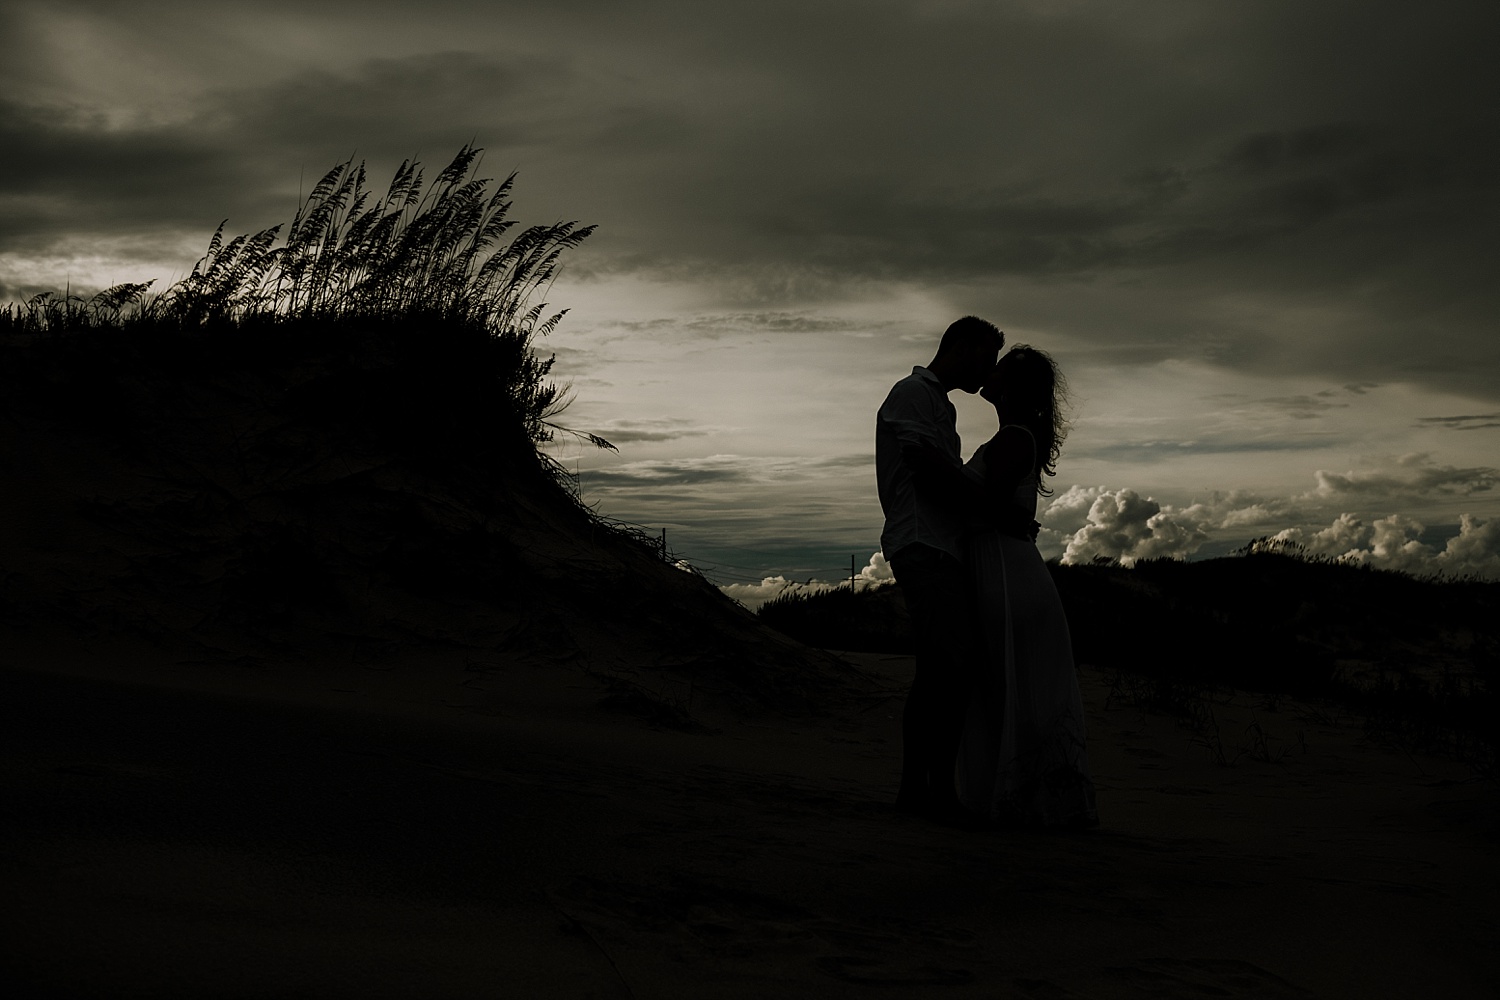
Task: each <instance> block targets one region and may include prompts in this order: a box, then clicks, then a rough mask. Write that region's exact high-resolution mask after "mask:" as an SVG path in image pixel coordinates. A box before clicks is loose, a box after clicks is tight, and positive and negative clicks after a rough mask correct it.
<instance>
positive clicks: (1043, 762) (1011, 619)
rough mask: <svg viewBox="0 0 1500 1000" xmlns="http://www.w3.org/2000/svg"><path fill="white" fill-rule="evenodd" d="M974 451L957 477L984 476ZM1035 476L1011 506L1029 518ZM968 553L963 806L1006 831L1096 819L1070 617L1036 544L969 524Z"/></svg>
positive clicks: (961, 770)
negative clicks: (972, 634)
mask: <svg viewBox="0 0 1500 1000" xmlns="http://www.w3.org/2000/svg"><path fill="white" fill-rule="evenodd" d="M985 451H986V448H980V449H979V451H978V452H976V453H975V455H974V457H973V458H972V459H970V461H969V463H968V464H967V465H966V466H965V472H966V473H967V474H969V475H971V476H977V477H979V478H980V480H981V481H982V480H983V477H984V474H985V462H984V453H985ZM1037 482H1038V472H1036V471H1033V472H1032V474H1031V475H1030V476H1028V477H1027V478H1026V480H1025V481H1024V482H1022V483H1021V484H1020V486H1018V487H1017V488H1016V492H1015V495H1014V497H1013V498H1012V500H1011V502H1012V503H1014V504H1015V505H1016V506H1017V507H1019V508H1020V509H1022V510H1023V511H1029V513H1030V516H1031V517H1032V518H1035V517H1036V498H1037V492H1036V490H1037ZM967 556H968V561H969V565H970V568H971V571H972V573H973V577H974V582H975V584H976V586H977V588H978V608H979V616H980V620H981V626H982V635H983V641H984V651H985V660H984V665H983V667H982V668H981V670H980V672H979V676H978V679H977V683H976V685H975V694H974V697H973V699H972V700H971V702H970V706H969V712H968V718H967V720H966V722H965V726H964V736H963V744H962V747H961V749H960V751H959V763H958V767H959V787H960V798H961V799H962V801H963V803H964V805H965V806H967V807H968V808H969V809H971V810H973V811H974V812H976V813H979V814H980V815H982V816H986V817H988V818H990V819H992V820H995V821H997V822H1000V823H1004V824H1007V825H1023V826H1063V825H1082V826H1087V825H1093V824H1095V823H1097V822H1098V813H1097V811H1096V808H1095V803H1094V784H1093V781H1092V779H1091V778H1090V776H1089V766H1088V754H1087V750H1086V737H1087V734H1086V730H1085V725H1084V717H1083V699H1082V697H1081V696H1080V694H1079V690H1078V674H1077V670H1076V667H1075V665H1074V663H1073V643H1072V639H1071V637H1070V636H1069V634H1068V619H1067V616H1066V614H1064V612H1063V606H1062V600H1061V599H1060V598H1059V597H1058V595H1057V587H1056V585H1055V584H1053V582H1052V575H1051V574H1050V573H1049V572H1048V571H1047V565H1046V563H1045V562H1044V561H1043V560H1042V556H1041V553H1040V552H1038V551H1037V548H1036V545H1035V544H1034V543H1032V542H1030V541H1027V540H1025V539H1021V538H1016V537H1013V536H1011V535H1005V534H1002V533H1001V532H999V531H998V530H996V529H995V528H994V527H993V526H991V525H989V524H984V523H976V524H974V525H972V526H971V530H970V532H969V534H968V540H967Z"/></svg>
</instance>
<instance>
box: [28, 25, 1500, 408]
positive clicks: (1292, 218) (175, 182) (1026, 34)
mask: <svg viewBox="0 0 1500 1000" xmlns="http://www.w3.org/2000/svg"><path fill="white" fill-rule="evenodd" d="M15 9H17V10H24V11H26V12H28V17H29V18H30V20H27V19H26V18H19V17H12V18H8V19H5V20H3V21H0V30H4V31H5V32H6V33H7V35H12V34H17V35H20V34H24V33H25V32H27V31H31V30H39V29H33V28H32V27H29V26H30V25H33V24H46V23H48V22H47V20H46V19H47V18H48V17H54V16H56V17H61V16H63V15H62V14H56V15H54V14H53V13H51V11H53V10H54V9H55V10H59V11H64V12H66V14H67V16H68V17H71V18H74V21H71V22H67V24H66V25H64V27H62V28H58V29H57V30H56V32H55V34H57V36H58V37H62V36H64V35H65V34H66V33H67V31H68V30H71V29H73V28H75V27H76V24H78V23H82V22H83V21H88V22H89V23H92V24H94V25H95V26H96V27H97V28H98V30H97V31H96V32H95V36H96V37H118V39H119V43H118V44H119V46H120V49H121V50H122V51H134V50H135V49H139V50H140V52H141V55H140V60H141V63H142V66H143V67H147V66H152V61H153V60H154V61H155V62H156V63H157V64H158V65H157V66H156V67H155V68H162V67H165V68H171V67H172V66H174V65H178V64H181V65H182V66H184V67H186V66H189V65H191V66H192V67H194V72H196V73H197V74H198V75H197V76H195V77H192V79H193V80H194V81H198V82H197V83H196V84H195V85H194V86H188V85H186V84H185V85H184V88H183V93H182V95H181V99H180V101H179V104H180V107H178V108H177V110H176V111H175V112H174V113H173V114H170V115H158V114H154V113H147V112H150V111H151V110H152V109H150V108H134V109H132V108H130V107H126V108H125V110H126V111H127V112H129V111H132V110H134V111H137V112H140V113H139V114H124V115H123V116H122V115H121V114H119V113H118V112H119V111H120V109H119V108H115V109H113V110H112V112H111V113H110V114H105V112H104V110H101V109H100V108H99V107H97V105H99V104H101V102H102V103H108V102H107V101H106V100H105V98H104V97H101V96H99V95H98V94H94V95H93V96H92V97H89V98H87V99H85V98H83V97H79V98H78V99H77V100H70V99H69V98H68V93H69V91H68V90H67V87H68V86H70V85H72V84H69V82H68V81H70V80H75V78H76V79H82V80H84V81H85V82H86V81H87V78H88V77H89V68H88V67H87V66H86V65H82V64H77V65H71V66H70V67H67V69H68V72H67V73H64V72H63V69H62V68H59V66H58V65H54V63H57V61H58V60H59V59H61V58H63V57H60V56H56V55H55V54H53V55H49V54H48V53H52V52H53V49H52V48H47V47H45V46H40V45H32V44H30V43H31V42H32V39H30V38H8V39H7V42H8V44H7V48H8V49H13V50H19V51H21V52H23V53H25V54H24V55H23V56H21V57H19V58H18V59H17V60H16V62H15V64H14V65H12V66H11V67H10V68H8V69H5V70H0V73H3V74H4V75H5V80H6V81H7V89H6V93H7V94H11V95H12V96H10V97H9V98H8V99H7V102H6V104H5V105H4V106H3V107H0V140H3V141H4V143H5V148H6V149H7V150H9V151H12V152H11V154H10V155H8V156H7V158H6V162H5V163H4V165H3V167H0V233H3V234H4V235H3V237H0V249H6V248H9V249H16V248H20V247H25V248H27V249H33V250H34V249H37V248H41V247H45V246H46V245H47V243H48V241H49V240H54V241H63V240H65V239H77V238H80V237H87V236H88V235H89V234H92V233H106V232H107V233H120V232H131V233H134V234H136V235H140V234H141V233H142V232H144V231H146V230H153V231H154V230H160V231H163V232H165V231H181V230H183V229H188V230H191V229H195V228H198V229H202V230H203V232H204V235H205V237H206V235H207V233H208V232H209V231H210V230H211V228H212V226H213V225H214V224H216V223H217V221H218V219H220V218H223V217H225V216H229V217H231V219H232V223H231V227H232V228H237V229H238V230H240V231H244V230H249V229H253V228H259V227H261V226H265V225H270V224H272V223H274V222H277V221H282V220H283V219H285V218H286V217H287V216H288V215H289V214H290V210H291V207H292V203H293V200H294V198H295V193H296V186H297V184H296V182H297V177H298V175H299V173H300V174H302V176H303V178H304V180H303V184H304V187H305V186H308V185H310V184H311V183H312V180H313V179H315V177H316V175H317V174H318V173H320V172H321V171H322V170H324V169H326V168H327V167H328V166H330V165H331V164H332V163H334V162H337V161H339V160H342V159H343V158H344V157H346V156H348V155H350V154H351V153H359V154H360V155H364V156H369V157H370V158H371V160H372V167H373V168H375V170H376V176H375V177H374V178H373V179H374V181H375V183H376V184H377V185H378V184H379V183H380V182H381V181H383V180H384V175H382V174H380V171H381V170H387V171H388V170H389V168H390V167H393V166H394V164H395V162H397V161H399V159H401V158H403V157H406V156H410V155H412V154H414V153H420V154H421V155H422V158H423V159H424V160H425V161H426V162H427V165H428V167H429V169H430V170H435V169H437V168H438V167H440V166H441V164H442V162H444V161H445V159H446V157H447V156H449V155H451V152H452V151H453V150H455V149H456V148H457V147H458V146H459V145H460V144H462V143H463V142H465V141H468V140H469V139H471V138H472V139H475V140H477V141H478V143H479V144H480V145H483V146H486V147H487V148H488V150H489V153H488V157H489V159H488V161H487V163H488V165H490V166H487V169H486V171H485V173H487V174H498V175H501V176H503V175H504V174H506V173H509V172H510V170H511V169H517V168H519V170H520V172H521V176H520V183H519V186H518V189H517V206H518V214H522V215H524V214H527V213H528V212H536V213H540V214H542V215H552V216H555V217H558V218H578V219H581V220H582V221H584V222H589V223H598V224H600V226H601V229H600V231H599V234H598V238H597V239H594V240H591V241H590V244H589V245H588V246H587V247H585V248H584V249H583V251H581V252H580V254H579V255H578V256H577V260H576V262H575V265H574V267H575V269H576V270H575V273H577V274H589V273H623V272H631V273H638V274H643V275H645V276H647V277H655V278H667V279H674V280H686V281H692V282H696V283H698V284H700V285H707V286H713V287H715V288H716V289H717V290H718V294H719V296H720V298H721V300H722V301H724V302H737V303H741V304H743V306H744V309H745V314H746V315H747V316H754V315H764V316H771V317H774V316H777V315H784V316H791V317H794V316H795V315H796V311H797V309H798V308H799V307H801V306H803V305H806V304H811V303H815V302H817V301H819V300H820V299H824V300H826V299H829V298H839V297H844V298H847V297H848V296H849V295H850V294H853V293H852V292H851V289H855V290H857V289H859V288H869V287H871V285H872V283H876V284H877V285H878V287H882V288H884V287H895V286H900V285H902V284H915V285H919V286H921V287H923V288H925V289H928V290H931V291H932V293H933V294H935V295H939V296H943V295H946V296H950V297H951V298H952V299H953V300H954V302H955V303H958V302H964V303H967V304H969V305H968V306H966V307H965V308H964V310H963V311H969V306H972V307H974V308H978V307H980V306H982V307H983V308H984V309H985V310H987V311H989V312H992V313H993V314H994V315H997V316H1004V317H1007V323H1009V322H1012V321H1015V320H1019V321H1024V322H1025V323H1026V325H1027V326H1029V327H1030V328H1033V329H1037V330H1040V331H1044V332H1050V333H1055V334H1066V335H1068V336H1069V337H1070V338H1075V339H1076V340H1077V342H1079V343H1081V344H1082V345H1084V347H1085V348H1087V349H1089V350H1093V351H1095V352H1097V353H1099V354H1100V355H1107V356H1109V357H1110V358H1112V359H1116V360H1120V361H1151V360H1155V359H1159V358H1164V357H1181V358H1191V359H1196V360H1202V361H1206V362H1209V363H1212V364H1217V365H1225V366H1234V367H1241V368H1245V369H1248V370H1254V371H1258V372H1261V373H1264V374H1268V375H1274V374H1277V373H1282V372H1286V371H1289V370H1299V371H1317V372H1324V373H1327V374H1329V375H1332V376H1334V377H1336V378H1338V379H1340V380H1341V381H1343V380H1347V381H1348V382H1349V383H1350V384H1352V385H1358V384H1362V383H1367V382H1384V381H1396V380H1413V379H1414V380H1417V381H1420V382H1425V383H1429V384H1433V385H1438V386H1442V387H1444V388H1449V389H1454V390H1458V391H1464V392H1469V393H1472V394H1475V395H1479V396H1485V397H1489V398H1495V397H1497V396H1500V379H1497V378H1495V377H1494V374H1493V373H1494V371H1495V368H1496V366H1497V365H1500V347H1497V346H1496V344H1495V342H1494V338H1493V336H1492V322H1493V316H1494V315H1495V313H1496V310H1497V308H1500V291H1497V289H1496V287H1495V283H1494V281H1493V274H1494V273H1496V271H1497V269H1500V256H1497V254H1500V251H1497V249H1496V247H1495V241H1494V239H1493V234H1494V232H1495V231H1496V227H1497V223H1500V219H1497V215H1500V212H1497V205H1500V198H1497V193H1500V128H1497V127H1496V125H1497V107H1500V106H1497V104H1496V102H1495V101H1494V100H1493V95H1494V94H1495V93H1497V92H1500V60H1496V59H1494V58H1493V41H1494V39H1495V38H1496V37H1497V34H1500V6H1497V5H1494V4H1488V3H1485V4H1478V3H1442V4H1436V5H1412V4H1404V3H1395V2H1381V3H1368V2H1364V3H1354V2H1352V0H1346V2H1330V3H1322V4H1316V5H1314V4H1255V5H1249V4H1246V5H1204V4H1199V3H1171V2H1166V3H1159V4H1151V5H1128V6H1127V5H1119V4H1111V3H1100V4H1066V5H1059V4H1035V3H990V4H981V3H972V4H966V3H921V2H916V0H913V2H907V3H897V2H879V3H853V2H849V3H825V4H817V5H809V4H804V3H790V2H786V3H782V2H774V0H766V2H759V3H754V4H751V3H724V4H714V5H711V6H706V5H701V4H685V3H678V2H672V0H658V2H651V3H635V4H628V5H623V4H605V3H579V2H570V3H559V4H552V5H523V4H507V3H496V4H487V5H479V4H474V3H442V2H435V3H431V4H428V5H425V6H424V7H423V9H422V13H421V15H420V17H418V16H415V15H413V14H412V13H411V8H409V7H407V6H403V5H398V4H393V3H374V4H366V5H361V6H359V7H355V6H352V5H350V6H345V5H290V4H281V3H274V4H260V5H256V6H255V7H253V8H252V7H249V6H246V5H235V4H224V5H188V4H186V3H182V4H173V3H159V4H150V5H146V6H144V7H141V8H139V9H136V8H135V5H131V8H130V9H127V8H126V7H125V5H112V4H80V3H59V4H55V5H51V6H47V5H41V4H19V5H16V8H15ZM226 12H227V13H226ZM231 13H232V14H234V15H235V17H229V16H228V14H231ZM252 14H253V17H252V16H251V15H252ZM148 15H149V16H148ZM146 22H150V23H151V24H154V25H157V26H158V28H157V31H158V32H159V33H160V37H159V38H157V37H154V36H153V34H152V33H151V32H150V31H148V30H147V28H146ZM59 23H61V22H59ZM261 24H264V25H265V26H266V27H265V28H264V30H265V31H274V32H279V33H282V34H284V35H285V37H286V39H287V40H288V41H290V42H293V43H295V44H289V45H267V43H266V42H265V40H264V39H263V38H260V37H259V36H258V35H256V31H257V30H260V29H258V28H257V25H261ZM235 31H239V32H241V34H242V35H243V36H244V38H245V39H249V40H250V41H245V42H243V43H242V44H243V45H244V46H245V48H246V49H247V51H249V50H250V49H251V48H253V46H252V45H251V42H252V41H253V42H254V44H255V45H259V46H261V47H262V50H263V51H264V52H266V53H267V56H266V59H265V60H264V61H265V68H264V69H263V70H259V71H257V69H256V67H255V66H254V64H253V60H251V59H250V58H249V57H248V56H246V57H243V58H240V59H238V60H235V59H231V58H229V57H230V56H232V55H233V54H234V53H233V52H232V51H229V50H226V52H225V59H224V62H225V64H226V67H229V68H226V70H225V72H224V74H223V76H224V78H223V79H218V78H217V77H215V76H214V75H213V74H212V73H211V72H210V69H211V67H208V68H205V67H207V66H208V63H209V61H210V60H211V59H212V51H211V45H212V44H216V45H230V46H232V45H233V44H234V43H235V37H236V36H235V35H234V32H235ZM199 36H202V38H201V39H200V38H199ZM203 39H209V40H211V43H210V42H209V41H204V40H203ZM53 48H56V49H57V51H64V48H65V47H58V46H54V47H53ZM37 53H42V54H37ZM288 53H292V54H288ZM298 53H300V55H298ZM272 56H274V57H275V58H272ZM49 60H52V61H51V62H49ZM75 61H76V60H75ZM231 64H232V66H231ZM230 69H233V70H234V71H233V72H230ZM20 74H25V76H24V77H23V76H21V75H20ZM69 74H71V76H70V75H69ZM33 78H34V79H37V80H44V81H45V82H47V86H46V87H41V86H37V87H29V86H28V87H12V86H10V81H12V80H20V81H21V82H26V81H28V80H31V79H33ZM204 80H207V82H203V81H204ZM79 86H81V84H79ZM23 92H24V93H23ZM17 94H23V96H15V95H17ZM121 100H122V101H124V102H125V103H126V104H127V105H128V104H129V100H130V98H128V97H126V98H121ZM142 100H144V98H142ZM381 164H383V165H384V166H382V165H381ZM490 167H492V169H490ZM976 299H977V300H978V301H977V302H976ZM1247 303H1254V304H1256V306H1257V307H1258V309H1259V314H1257V312H1256V310H1255V309H1247V308H1246V304H1247ZM991 307H993V308H991ZM788 322H795V321H794V320H789V321H788ZM741 326H743V327H747V328H756V323H754V322H746V323H744V324H741ZM776 328H777V327H776V326H775V323H774V322H772V323H769V324H767V323H762V324H760V326H759V329H764V330H773V329H776ZM698 332H699V333H701V334H702V335H709V336H711V335H713V331H712V330H710V329H707V328H705V329H704V330H702V331H698ZM737 332H738V328H737ZM809 332H820V331H817V330H813V331H809ZM1300 412H1305V413H1309V414H1311V413H1314V412H1317V406H1316V405H1315V401H1313V403H1310V404H1309V406H1308V407H1304V408H1303V410H1301V411H1300Z"/></svg>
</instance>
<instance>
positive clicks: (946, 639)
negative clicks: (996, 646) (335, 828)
mask: <svg viewBox="0 0 1500 1000" xmlns="http://www.w3.org/2000/svg"><path fill="white" fill-rule="evenodd" d="M891 568H892V571H893V572H894V574H895V576H896V580H897V582H898V583H900V584H901V588H902V593H903V596H904V597H905V599H906V606H907V610H908V611H909V612H910V614H911V621H912V634H913V638H914V640H915V642H916V649H917V669H916V676H915V677H914V678H913V680H912V686H911V691H910V693H909V694H908V695H907V699H906V707H905V710H904V711H903V713H902V717H901V739H902V748H901V765H902V766H901V790H900V792H899V793H898V794H897V796H896V804H897V806H898V807H900V808H903V809H917V810H924V811H925V810H929V809H936V810H944V809H951V808H954V807H956V806H957V804H958V795H957V790H956V788H955V787H954V780H953V770H954V765H955V763H956V762H957V759H958V748H959V745H960V743H961V741H962V739H963V723H964V717H965V714H966V713H967V711H968V699H969V697H970V695H971V694H972V692H973V685H974V676H975V669H976V665H977V663H978V642H977V634H978V629H977V627H976V626H977V622H976V620H975V617H974V598H973V595H972V592H971V587H970V583H969V578H968V573H967V572H966V570H965V569H964V566H963V564H962V563H960V562H959V561H958V560H957V559H955V558H953V557H952V556H951V555H949V554H947V553H946V552H942V551H940V550H937V549H932V548H928V547H926V546H921V547H914V548H912V549H908V550H905V551H903V552H902V553H900V554H899V555H898V556H897V557H896V559H893V560H892V563H891Z"/></svg>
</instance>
